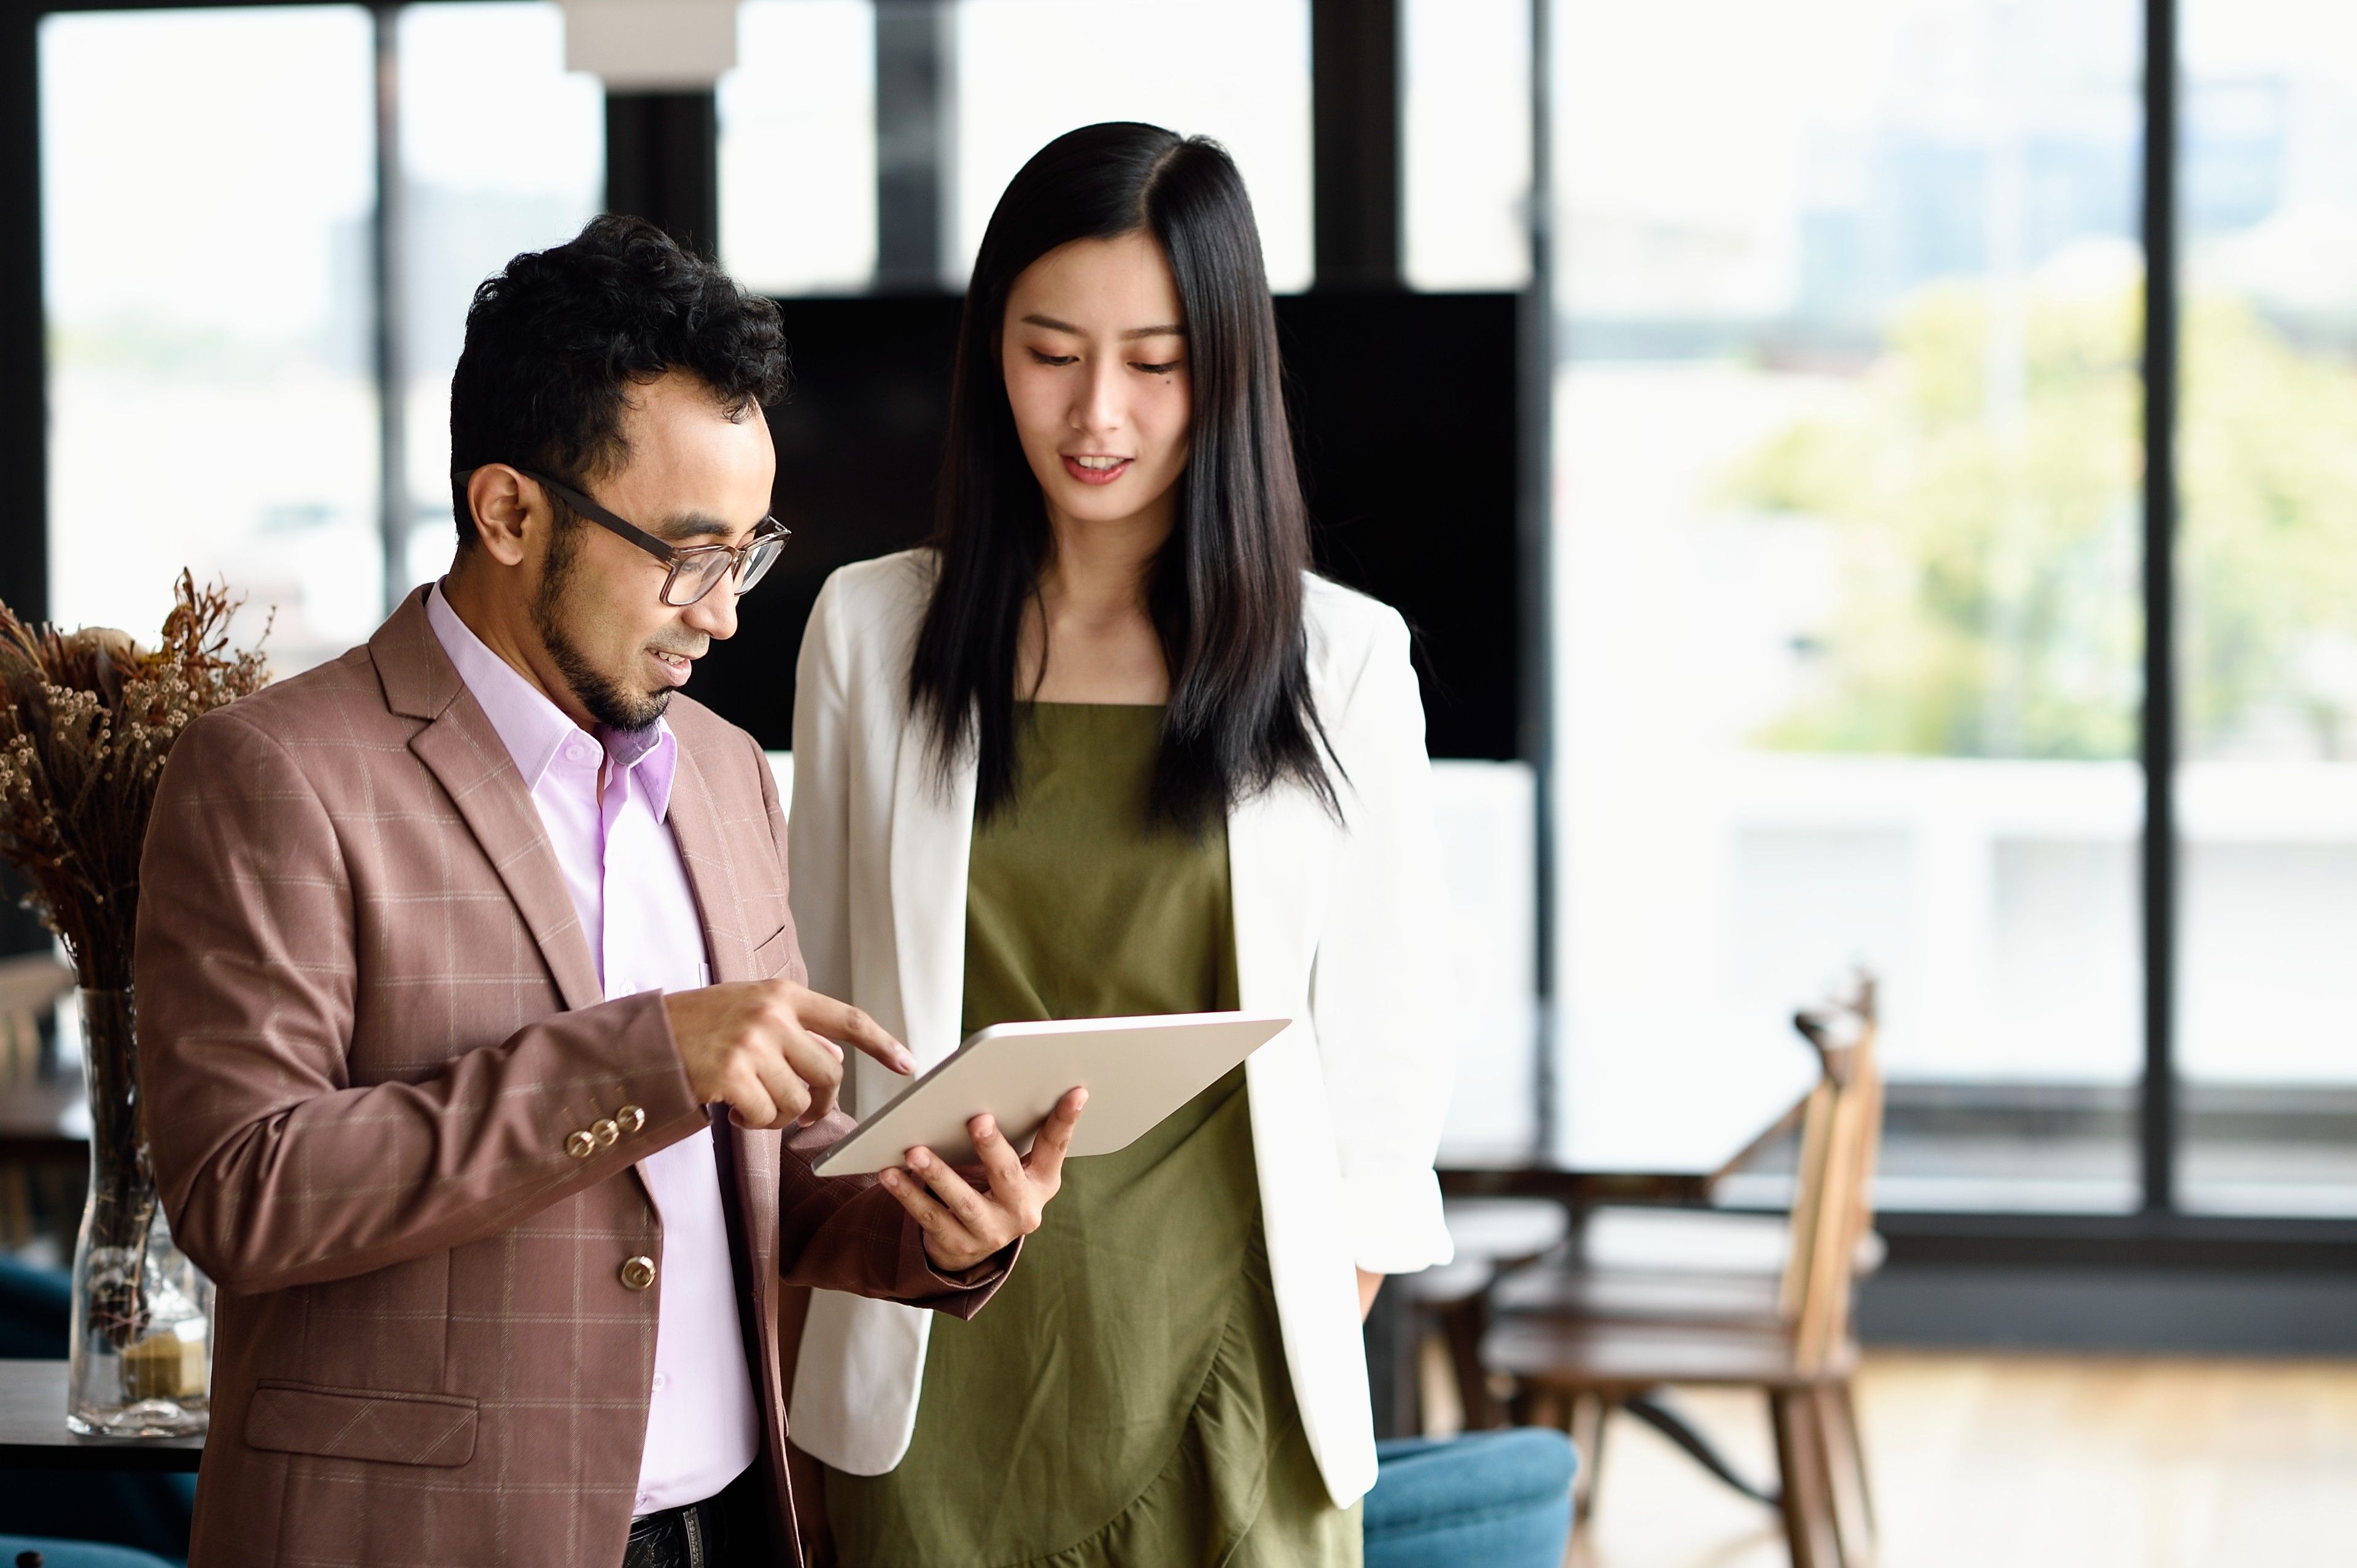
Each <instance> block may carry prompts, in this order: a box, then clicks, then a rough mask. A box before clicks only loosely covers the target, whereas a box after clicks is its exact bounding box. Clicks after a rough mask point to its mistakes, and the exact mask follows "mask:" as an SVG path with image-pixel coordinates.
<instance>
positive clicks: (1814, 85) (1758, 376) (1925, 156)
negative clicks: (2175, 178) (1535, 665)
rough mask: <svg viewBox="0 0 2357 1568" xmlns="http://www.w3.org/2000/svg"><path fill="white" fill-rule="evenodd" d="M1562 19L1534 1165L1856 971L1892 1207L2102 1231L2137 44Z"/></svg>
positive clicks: (1996, 14)
mask: <svg viewBox="0 0 2357 1568" xmlns="http://www.w3.org/2000/svg"><path fill="white" fill-rule="evenodd" d="M1555 15H1556V17H1557V33H1558V38H1559V40H1560V45H1561V50H1562V64H1561V67H1560V76H1559V79H1558V80H1559V81H1560V83H1561V86H1560V91H1559V95H1558V99H1557V102H1558V105H1559V107H1558V111H1557V113H1558V121H1557V124H1558V128H1559V144H1558V145H1559V153H1558V190H1557V202H1558V206H1557V212H1558V218H1559V228H1558V244H1559V252H1558V256H1559V260H1558V267H1557V278H1558V280H1559V289H1560V295H1559V297H1560V304H1561V307H1562V310H1563V313H1564V318H1565V328H1564V331H1565V337H1566V344H1565V347H1566V350H1567V363H1566V366H1565V367H1564V369H1563V371H1562V373H1561V377H1560V381H1559V392H1558V406H1557V410H1556V417H1557V424H1558V429H1559V431H1560V436H1559V440H1558V444H1557V448H1556V450H1557V475H1556V482H1557V486H1558V493H1557V498H1556V499H1557V508H1558V510H1557V516H1558V524H1557V533H1556V549H1555V566H1556V572H1555V607H1554V611H1553V616H1554V623H1555V636H1556V643H1557V649H1558V657H1559V665H1558V670H1557V675H1556V690H1557V693H1558V701H1559V708H1558V727H1557V734H1556V740H1555V754H1556V757H1557V759H1558V768H1559V772H1558V779H1557V789H1558V796H1557V806H1558V811H1559V819H1558V820H1559V823H1560V830H1559V842H1560V843H1561V846H1562V857H1563V858H1562V863H1561V873H1560V877H1559V882H1558V889H1559V898H1560V903H1559V908H1560V911H1561V918H1560V921H1559V924H1558V936H1559V941H1560V946H1559V948H1558V973H1559V976H1560V981H1559V988H1560V1000H1561V1003H1562V1012H1563V1019H1564V1031H1563V1036H1562V1044H1561V1052H1562V1058H1561V1071H1560V1073H1559V1075H1558V1081H1559V1084H1560V1086H1561V1090H1562V1092H1563V1094H1564V1101H1563V1107H1562V1111H1563V1115H1564V1117H1565V1118H1566V1124H1567V1125H1568V1126H1570V1127H1571V1128H1572V1129H1574V1130H1575V1132H1576V1131H1577V1128H1578V1127H1579V1126H1580V1124H1581V1121H1582V1118H1590V1119H1592V1118H1596V1117H1599V1116H1601V1117H1622V1116H1626V1115H1628V1114H1630V1113H1631V1109H1632V1106H1637V1105H1641V1104H1644V1103H1647V1102H1648V1100H1647V1097H1654V1102H1666V1103H1676V1104H1678V1105H1680V1106H1681V1107H1682V1110H1684V1113H1685V1114H1690V1115H1714V1114H1723V1115H1727V1116H1730V1117H1732V1118H1733V1119H1734V1120H1736V1121H1738V1122H1739V1121H1740V1120H1741V1118H1742V1116H1743V1115H1746V1114H1756V1113H1757V1112H1760V1111H1763V1110H1768V1109H1773V1108H1774V1105H1775V1101H1776V1100H1777V1098H1778V1097H1779V1096H1781V1095H1786V1094H1789V1092H1790V1081H1791V1075H1792V1073H1793V1072H1795V1071H1796V1070H1802V1069H1803V1062H1802V1060H1801V1058H1802V1055H1803V1053H1802V1052H1801V1051H1800V1049H1799V1047H1798V1046H1797V1042H1795V1041H1794V1040H1793V1039H1792V1035H1791V1032H1790V1029H1789V1026H1788V1025H1787V1024H1786V1023H1785V1020H1786V1019H1787V1018H1788V1017H1789V1015H1790V1014H1791V1012H1792V1008H1793V1006H1794V1005H1795V1004H1799V1003H1802V1002H1803V1001H1806V1000H1808V999H1810V998H1812V997H1813V996H1814V995H1815V994H1817V993H1819V992H1820V991H1821V989H1822V988H1823V987H1824V984H1825V983H1827V982H1828V981H1829V980H1831V979H1833V978H1834V977H1835V976H1836V975H1837V974H1838V973H1839V972H1841V971H1842V970H1843V969H1844V968H1845V967H1846V966H1847V965H1849V964H1852V963H1865V964H1867V965H1869V966H1870V967H1871V968H1872V969H1873V970H1875V971H1876V972H1878V974H1879V975H1880V976H1881V977H1882V979H1883V982H1884V1011H1885V1018H1886V1029H1885V1034H1884V1041H1885V1047H1884V1048H1885V1062H1886V1066H1887V1068H1888V1070H1889V1075H1890V1078H1891V1079H1892V1082H1893V1091H1892V1111H1891V1118H1892V1121H1891V1138H1890V1142H1889V1149H1888V1154H1887V1155H1886V1159H1885V1171H1886V1173H1887V1174H1886V1179H1885V1181H1884V1184H1883V1198H1884V1201H1885V1203H1886V1204H1888V1205H1893V1206H1908V1205H1931V1206H1940V1207H1965V1208H2010V1207H2020V1206H2032V1207H2047V1208H2072V1209H2081V1210H2084V1209H2104V1208H2127V1207H2130V1206H2132V1205H2134V1204H2135V1203H2136V1201H2137V1200H2138V1197H2139V1194H2138V1189H2137V1186H2136V1156H2135V1145H2134V1144H2133V1141H2132V1138H2131V1136H2130V1128H2131V1126H2132V1124H2133V1119H2132V1116H2131V1115H2130V1111H2131V1109H2132V1106H2133V1103H2134V1100H2133V1095H2134V1087H2135V1084H2136V1074H2137V1072H2138V1069H2139V1067H2140V1064H2141V1061H2142V1055H2143V1043H2142V1017H2141V1010H2140V1005H2139V997H2140V989H2139V988H2140V984H2141V981H2140V971H2139V967H2138V961H2137V929H2138V928H2137V908H2138V904H2137V886H2136V844H2137V842H2138V834H2139V832H2140V829H2141V825H2142V822H2141V814H2142V813H2141V784H2140V775H2139V773H2138V770H2137V767H2136V761H2135V760H2134V759H2135V757H2136V744H2137V704H2138V702H2139V698H2140V694H2141V687H2140V678H2139V657H2140V654H2139V650H2140V646H2141V645H2140V626H2141V620H2140V613H2139V597H2138V569H2139V564H2140V553H2139V547H2138V515H2139V513H2138V497H2139V489H2138V478H2139V468H2140V460H2141V459H2140V446H2139V437H2138V424H2137V419H2138V409H2139V406H2140V404H2139V382H2138V374H2137V358H2138V353H2139V346H2140V340H2141V339H2140V334H2139V328H2138V323H2139V301H2140V288H2141V269H2140V252H2139V250H2138V248H2137V245H2136V223H2137V207H2136V190H2137V180H2138V170H2139V155H2140V144H2139V125H2140V112H2139V106H2138V93H2137V81H2138V69H2139V60H2140V54H2139V50H2140V43H2141V30H2140V26H2139V14H2138V11H2137V9H2136V6H2135V5H2133V4H2132V3H2130V0H2049V3H2046V4H2040V5H2021V4H2013V3H2009V0H1903V3H1893V0H1808V3H1807V4H1804V5H1779V6H1753V5H1731V4H1726V3H1723V0H1661V3H1658V4H1654V5H1640V6H1631V5H1619V4H1609V3H1606V0H1560V3H1559V5H1558V7H1557V10H1556V13H1555ZM1705 40H1706V41H1707V47H1700V46H1701V44H1702V42H1703V41H1705ZM1661 1097H1669V1098H1668V1099H1667V1100H1666V1101H1664V1100H1663V1099H1661ZM1688 1107H1691V1109H1685V1108H1688ZM1728 1107H1735V1108H1737V1109H1728ZM2058 1118H2059V1119H2060V1124H2061V1125H2065V1126H2067V1129H2068V1132H2069V1133H2070V1135H2068V1136H2064V1137H2055V1136H2051V1135H2045V1136H2031V1133H2033V1132H2036V1131H2040V1130H2043V1131H2044V1132H2045V1133H2049V1134H2050V1133H2052V1131H2053V1130H2054V1128H2055V1127H2056V1126H2057V1125H2058ZM1910 1129H1915V1130H1921V1131H1923V1132H1925V1133H1927V1134H1928V1133H1934V1132H1936V1133H1940V1134H1941V1135H1940V1136H1938V1137H1936V1138H1934V1137H1929V1136H1927V1137H1926V1138H1923V1139H1918V1140H1910V1137H1909V1136H1908V1133H1909V1132H1910Z"/></svg>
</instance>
